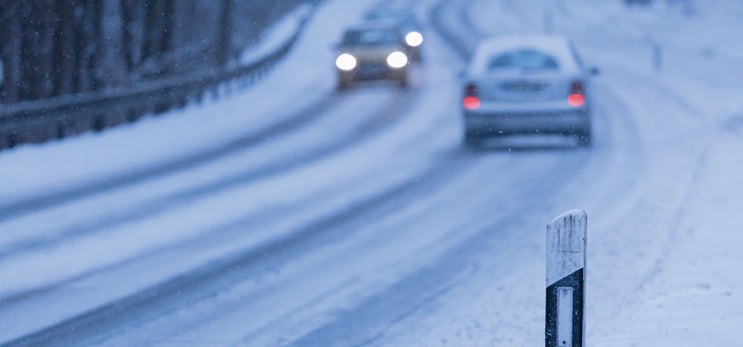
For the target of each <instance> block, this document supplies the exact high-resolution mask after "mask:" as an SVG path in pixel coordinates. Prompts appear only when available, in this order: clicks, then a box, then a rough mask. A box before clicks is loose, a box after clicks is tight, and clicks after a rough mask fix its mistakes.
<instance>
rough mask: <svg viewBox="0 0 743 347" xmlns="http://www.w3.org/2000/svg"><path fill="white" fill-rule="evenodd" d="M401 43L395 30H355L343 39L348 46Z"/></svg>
mask: <svg viewBox="0 0 743 347" xmlns="http://www.w3.org/2000/svg"><path fill="white" fill-rule="evenodd" d="M398 42H400V38H399V37H398V35H397V33H396V32H395V31H393V30H384V29H378V30H353V31H349V32H347V33H346V35H344V37H343V43H344V44H347V45H384V44H395V43H398Z"/></svg>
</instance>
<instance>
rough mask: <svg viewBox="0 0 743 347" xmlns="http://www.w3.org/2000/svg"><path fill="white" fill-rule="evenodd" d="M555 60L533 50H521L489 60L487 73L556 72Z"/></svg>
mask: <svg viewBox="0 0 743 347" xmlns="http://www.w3.org/2000/svg"><path fill="white" fill-rule="evenodd" d="M559 67H560V66H559V64H558V63H557V59H555V58H554V57H552V56H551V55H549V54H547V53H544V52H539V51H535V50H529V49H523V50H518V51H513V52H508V53H503V54H500V55H498V56H496V57H495V58H492V59H491V60H490V63H489V64H488V70H489V71H497V70H510V69H517V70H557V69H559Z"/></svg>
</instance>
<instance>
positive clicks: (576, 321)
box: [545, 269, 585, 347]
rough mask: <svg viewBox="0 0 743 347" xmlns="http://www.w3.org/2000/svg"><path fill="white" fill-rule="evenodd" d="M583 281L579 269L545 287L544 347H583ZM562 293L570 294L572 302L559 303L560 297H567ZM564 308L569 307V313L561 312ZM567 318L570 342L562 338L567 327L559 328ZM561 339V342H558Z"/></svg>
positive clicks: (582, 275)
mask: <svg viewBox="0 0 743 347" xmlns="http://www.w3.org/2000/svg"><path fill="white" fill-rule="evenodd" d="M584 280H585V277H584V274H583V269H580V270H578V271H575V272H573V273H572V274H570V275H568V276H566V277H564V278H562V279H561V280H559V281H557V282H555V283H554V284H552V285H550V286H549V287H547V312H546V324H545V327H546V331H545V346H546V347H565V346H567V347H583V312H584V311H583V301H584V295H585V293H584V286H583V283H584ZM563 293H570V294H571V296H572V302H560V298H561V297H562V298H566V297H568V296H567V295H564V294H563ZM563 300H564V299H563ZM566 307H569V308H570V310H571V312H569V313H568V312H561V309H562V310H564V309H565V308H566ZM567 317H569V320H570V323H569V324H570V330H569V332H570V333H569V335H570V336H572V338H571V341H566V340H565V339H564V338H563V336H562V335H565V332H566V331H568V330H566V328H567V327H561V326H560V324H561V323H562V324H564V320H565V319H567ZM561 318H562V319H561ZM561 328H562V329H561ZM561 332H562V333H561ZM561 339H562V340H563V341H560V340H561Z"/></svg>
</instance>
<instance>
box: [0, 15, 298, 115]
mask: <svg viewBox="0 0 743 347" xmlns="http://www.w3.org/2000/svg"><path fill="white" fill-rule="evenodd" d="M310 1H313V0H0V59H1V60H2V63H3V67H4V69H3V70H4V72H3V73H4V77H5V79H4V83H3V86H2V90H1V91H0V96H1V98H2V101H3V102H4V103H13V102H17V101H24V100H36V99H42V98H48V97H54V96H60V95H67V94H74V93H80V92H86V91H93V90H99V89H104V88H119V87H123V88H126V87H128V86H131V85H134V84H136V83H137V82H139V81H143V80H151V79H156V78H161V77H166V76H171V75H174V74H183V73H189V72H193V71H197V70H199V69H204V68H210V67H214V66H224V65H225V64H227V63H228V62H230V61H231V60H232V59H234V58H235V57H236V56H237V54H238V52H240V51H241V50H243V49H245V48H247V47H248V46H250V45H251V44H254V43H255V42H256V41H257V40H258V38H259V37H260V35H261V33H262V32H263V30H264V29H266V28H267V27H268V26H270V25H271V24H272V23H274V22H275V21H276V20H277V19H278V18H280V17H281V15H283V14H285V13H286V12H288V11H290V10H291V9H293V8H294V7H296V6H297V5H299V4H301V3H304V2H310Z"/></svg>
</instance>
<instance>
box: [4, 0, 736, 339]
mask: <svg viewBox="0 0 743 347" xmlns="http://www.w3.org/2000/svg"><path fill="white" fill-rule="evenodd" d="M587 1H589V0H580V1H578V2H576V3H569V4H568V3H564V2H560V3H557V4H555V3H554V2H551V1H546V0H524V1H522V0H519V1H513V0H511V1H506V0H503V1H485V0H477V1H464V0H462V1H446V2H444V3H443V4H444V5H443V7H437V6H438V5H439V1H434V0H426V1H419V2H415V4H417V5H416V10H417V11H418V12H419V14H420V15H421V17H422V18H427V22H433V21H437V23H440V24H441V25H442V26H443V27H445V29H446V31H445V32H439V31H436V30H434V28H433V27H431V26H429V29H428V32H427V40H426V47H425V61H424V63H423V64H422V65H421V66H419V67H417V68H416V71H415V80H414V82H413V87H412V88H411V89H410V90H407V91H401V90H398V89H396V88H395V87H389V86H376V85H375V86H369V87H365V88H359V89H354V90H352V91H350V92H348V93H343V94H342V95H338V94H336V93H335V92H334V91H333V88H334V85H333V82H334V75H333V74H332V72H333V71H332V70H331V65H330V63H329V62H332V54H333V52H330V50H328V49H327V47H330V45H331V44H332V42H334V40H336V39H337V38H338V37H339V35H340V32H341V31H342V29H343V28H344V27H345V26H346V25H348V24H351V23H354V22H356V21H357V20H358V19H357V18H358V16H359V15H360V14H362V13H363V11H364V9H365V6H366V5H370V4H373V3H374V1H371V0H363V1H354V2H349V1H342V0H335V1H326V2H325V3H324V4H323V5H322V6H321V7H320V8H319V9H318V10H317V12H316V14H315V15H314V17H313V19H312V20H311V22H310V23H309V24H308V27H307V31H306V33H305V34H304V35H303V37H302V39H301V41H300V43H299V44H298V46H297V47H296V48H295V50H294V51H293V53H292V54H291V56H290V57H288V58H287V60H286V61H284V62H282V63H281V64H280V66H278V67H277V70H276V71H274V72H273V73H272V74H271V76H269V77H268V78H267V79H266V80H265V81H264V82H262V83H260V84H259V85H257V86H256V87H255V88H253V89H251V90H249V91H246V92H245V93H242V94H240V95H235V96H233V97H232V98H230V99H228V100H226V101H223V102H218V103H214V104H209V105H204V106H201V107H194V108H193V109H189V110H186V111H181V112H182V113H183V114H179V113H174V114H170V115H168V116H165V117H162V118H155V119H149V120H144V121H142V122H139V123H137V124H134V125H132V126H128V127H123V128H119V129H114V130H112V131H110V132H107V133H104V134H98V135H89V136H83V137H80V138H76V139H70V140H65V141H62V142H59V143H51V144H47V145H42V146H29V147H27V148H21V149H18V150H14V151H8V152H5V153H1V154H0V164H2V166H3V167H9V168H10V167H12V168H11V169H9V170H8V171H7V172H4V173H3V175H4V176H3V177H2V179H3V182H6V183H7V184H5V185H4V186H3V187H0V189H1V190H2V199H1V201H0V230H2V232H0V322H2V324H0V343H10V344H11V345H60V346H70V345H96V346H99V345H131V346H136V345H162V346H169V345H173V346H180V345H197V346H202V345H247V346H283V345H295V346H357V345H380V346H438V345H452V346H463V345H467V346H470V345H514V346H519V345H523V346H526V345H540V344H541V343H542V342H543V336H542V330H543V324H544V323H543V322H544V312H543V311H544V298H543V295H544V278H545V276H544V249H545V245H544V225H545V223H546V222H547V221H549V220H550V219H551V218H552V217H554V216H555V215H557V214H559V213H561V212H563V211H565V210H568V209H572V208H583V209H585V210H586V211H587V212H588V214H589V216H590V231H589V267H588V271H589V281H590V282H589V289H588V299H587V302H588V316H589V319H588V341H589V345H601V346H628V345H632V344H633V343H634V344H636V345H639V346H663V344H661V343H658V341H661V339H665V340H668V335H669V333H668V332H669V331H670V332H671V333H672V334H673V336H674V338H673V339H671V341H675V343H672V344H669V345H673V346H676V345H689V346H696V345H710V346H711V345H714V346H734V345H735V342H734V341H736V338H737V339H740V338H741V337H743V336H741V333H739V332H735V331H730V333H729V334H727V335H726V334H724V333H720V332H718V331H715V330H713V327H714V326H719V324H718V325H712V324H710V325H709V326H701V327H699V326H694V327H689V326H685V325H684V321H683V320H682V319H677V320H673V319H671V320H666V322H667V325H663V324H662V322H658V321H655V320H656V319H657V317H664V316H665V315H667V316H669V317H673V316H683V314H688V315H693V314H692V313H689V312H688V311H682V312H681V311H680V312H676V311H669V310H668V309H667V308H658V307H656V303H658V302H661V305H664V304H665V305H669V306H670V305H673V302H674V301H673V300H685V299H689V296H691V297H692V299H693V300H692V301H694V300H696V301H694V302H695V305H697V306H696V308H695V310H696V311H695V312H696V313H701V314H702V315H703V316H707V315H716V316H717V317H716V318H717V319H721V320H722V322H727V324H728V325H727V326H729V327H730V329H732V328H733V327H735V324H736V323H740V322H741V321H740V318H739V317H737V316H736V312H735V310H733V309H728V310H723V309H722V308H724V307H738V308H741V307H743V306H741V304H742V303H743V301H741V299H738V296H740V295H741V292H740V291H738V290H739V289H740V288H742V287H743V283H741V279H740V278H743V276H741V274H743V272H741V271H740V270H739V269H738V268H739V267H736V266H735V265H729V264H735V263H736V262H738V263H740V260H741V258H740V257H739V256H736V255H735V254H736V252H735V250H736V248H735V247H733V246H732V245H740V241H743V238H741V237H740V236H738V237H737V238H732V239H731V238H728V236H727V235H726V234H725V233H726V232H728V231H729V230H731V229H734V228H736V227H740V226H741V225H740V224H741V223H742V222H731V221H726V222H725V223H723V222H719V224H710V223H709V222H703V221H705V220H706V219H707V217H708V216H709V215H710V214H709V213H708V211H711V210H715V212H717V213H715V214H714V215H715V216H717V217H718V220H725V217H724V213H723V212H722V211H721V210H725V209H728V211H733V213H734V211H735V209H736V208H739V207H740V206H741V205H743V204H741V203H739V202H738V203H733V202H731V201H735V197H736V194H737V196H740V193H741V192H740V190H741V188H740V187H741V186H742V185H740V183H741V182H739V181H740V179H738V177H743V175H737V173H740V171H741V170H740V168H738V167H737V166H736V165H728V163H729V162H730V161H731V160H732V159H731V158H734V157H735V155H736V153H739V148H741V147H740V146H741V143H743V139H741V135H740V131H738V132H736V131H735V129H736V128H735V126H734V124H735V120H736V119H739V118H735V117H730V118H726V117H722V118H720V117H718V116H717V115H718V114H721V113H723V112H726V111H724V110H722V109H720V110H718V109H713V108H708V107H707V104H706V103H705V101H707V100H709V98H708V97H709V95H714V96H715V97H716V98H718V99H715V100H725V98H726V97H729V96H728V95H724V94H721V93H713V92H710V91H707V92H706V93H707V94H702V95H700V90H701V91H704V90H705V88H706V87H709V86H708V85H704V87H705V88H703V87H701V86H700V83H702V82H700V79H701V78H702V77H704V78H707V77H709V76H710V75H719V76H722V75H724V73H722V72H720V71H718V70H717V69H720V68H719V64H718V65H715V64H704V65H705V66H706V69H708V70H709V71H707V72H706V73H702V72H701V71H700V72H699V73H698V75H697V74H688V73H686V67H688V66H689V64H699V63H700V62H705V59H719V60H720V62H728V61H729V60H730V59H737V57H730V56H729V55H726V54H725V52H724V51H720V54H719V56H717V57H716V58H715V57H713V58H710V57H708V56H704V55H699V56H690V55H685V54H677V55H671V56H669V57H668V60H667V66H666V67H665V69H667V70H666V71H664V72H663V74H659V73H657V72H654V71H653V70H652V64H651V63H650V61H651V60H650V58H649V55H648V47H647V41H646V40H647V38H646V37H644V36H643V35H642V34H637V32H635V31H633V30H631V29H632V28H636V27H637V26H640V25H652V23H653V22H652V21H649V20H648V21H644V19H645V18H643V17H642V14H636V13H633V12H631V11H627V10H625V9H622V8H618V5H608V4H607V5H603V7H602V6H598V8H597V9H594V10H592V12H590V11H589V12H587V11H586V10H585V9H584V7H581V4H583V3H585V2H587ZM558 5H560V6H558ZM583 5H585V4H583ZM613 6H617V7H613ZM535 9H540V10H538V11H535ZM338 13H344V15H343V16H338V15H337V14H338ZM431 13H434V14H436V15H437V16H438V17H436V18H431V17H430V16H429V15H430V14H431ZM545 18H550V20H549V25H550V26H553V28H552V30H555V31H558V32H563V33H566V34H567V35H569V36H571V37H572V38H573V39H574V40H575V41H576V44H577V46H578V49H579V50H580V51H581V52H582V53H583V54H584V56H585V57H586V58H587V60H588V61H589V63H590V64H595V65H597V66H599V67H601V70H602V74H601V76H600V77H598V78H597V79H596V80H595V81H594V83H593V86H594V88H595V90H594V91H593V94H594V95H595V98H596V105H595V108H596V109H595V118H594V123H593V126H594V134H595V136H594V139H595V144H594V146H593V147H592V148H590V149H584V148H575V147H574V146H573V145H574V144H573V143H572V142H571V141H566V140H565V139H560V138H516V139H509V140H501V142H498V143H494V146H493V147H492V148H488V149H485V150H481V151H471V150H466V149H464V148H462V146H461V145H460V144H459V141H460V136H461V131H462V130H461V124H460V118H459V117H460V116H459V109H458V102H459V95H460V90H459V89H460V87H459V83H460V82H459V81H458V79H457V72H458V71H459V70H460V69H461V68H462V67H463V66H464V64H465V61H464V59H463V57H462V55H463V54H462V53H466V51H468V50H469V49H471V47H472V46H473V45H474V44H475V43H476V42H477V39H478V38H480V37H483V36H486V35H491V34H503V33H514V32H515V33H522V32H540V31H541V30H542V29H543V26H544V25H545V23H546V22H547V20H545ZM627 18H629V19H632V20H636V21H637V23H633V24H634V25H635V26H633V25H631V24H627V23H626V22H623V21H625V20H627ZM602 20H603V21H611V20H614V21H616V24H617V25H615V26H608V27H607V26H602V25H600V23H602V22H601V21H602ZM587 28H589V29H591V30H586V29H587ZM657 35H663V32H662V31H658V32H657ZM445 37H446V38H445ZM669 42H670V41H669ZM685 44H687V45H688V46H678V45H675V46H674V45H671V44H669V46H668V47H666V49H667V51H668V52H689V51H690V50H694V49H697V48H699V47H695V46H693V42H692V43H685ZM703 48H705V49H709V47H703ZM671 54H672V53H671ZM694 59H696V60H694ZM318 67H320V68H318ZM716 67H717V69H716ZM735 74H743V71H737V72H733V73H731V76H728V77H727V78H735V77H740V76H736V75H735ZM679 76H681V77H679ZM700 76H701V77H700ZM682 77H683V78H682ZM287 81H291V83H287ZM705 81H706V80H705ZM721 83H723V84H724V82H721ZM720 104H721V103H720ZM742 109H743V108H742ZM205 119H211V120H210V121H205ZM210 122H211V123H212V124H211V126H209V125H210V124H209V123H210ZM730 122H732V123H730ZM728 123H730V124H733V125H729V126H728V125H726V126H724V127H722V126H721V125H720V124H728ZM741 124H743V123H741ZM731 128H732V129H733V130H732V132H731V130H730V129H731ZM737 129H740V127H738V128H737ZM163 134H167V135H166V136H165V137H163ZM171 137H172V139H171ZM133 139H136V143H132V142H135V141H132V140H133ZM129 143H132V144H131V145H129ZM122 144H127V145H126V146H122ZM62 162H64V163H67V164H68V165H66V166H64V165H63V166H64V167H65V168H66V169H63V170H61V171H60V170H57V171H56V172H55V168H56V167H57V166H59V165H60V163H62ZM738 166H739V165H738ZM29 167H34V168H36V170H35V171H38V172H34V174H29V173H28V171H29ZM723 183H724V184H723ZM721 187H722V188H721ZM725 187H727V188H728V189H726V188H725ZM710 205H712V207H710ZM736 223H737V224H736ZM704 228H710V230H706V231H707V232H708V234H709V235H712V236H710V237H701V236H699V235H697V234H696V232H704V231H705V230H704ZM695 230H696V232H695ZM690 240H695V241H696V242H692V241H690ZM724 240H729V242H727V243H726V242H725V241H724ZM706 247H717V248H718V249H721V251H720V252H715V251H713V250H712V249H707V248H706ZM686 254H693V255H694V257H695V259H698V263H697V262H692V263H693V264H686V262H689V259H688V257H686V256H685V255H686ZM716 254H722V257H723V258H721V259H722V260H719V262H718V260H716V259H717V258H716V257H715V255H716ZM705 261H706V262H707V263H705ZM721 264H727V265H721ZM709 265H714V266H715V269H716V270H715V271H714V272H712V273H708V272H704V271H701V270H689V271H690V272H685V271H684V269H686V267H691V268H693V269H696V268H697V267H703V266H709ZM690 274H693V275H690ZM736 275H737V277H736ZM687 276H688V277H691V276H695V277H694V278H692V279H689V278H686V277H687ZM721 281H722V282H721ZM674 288H675V289H674ZM674 290H675V291H674ZM706 302H712V303H714V304H713V305H711V307H712V308H708V309H705V308H704V307H705V305H704V303H706ZM661 307H663V306H661ZM707 310H716V311H714V312H709V311H707ZM641 312H645V313H646V314H647V315H648V316H649V317H648V318H646V319H645V321H647V322H653V324H650V323H648V324H646V325H642V323H638V318H637V316H638V315H640V313H641ZM738 312H739V311H738ZM639 321H640V322H642V321H643V319H639ZM633 322H634V325H633V324H630V323H633ZM724 324H725V323H722V325H723V326H725V325H724ZM617 326H620V327H621V328H617ZM736 334H737V335H736ZM665 340H663V341H665ZM687 342H689V343H688V344H687Z"/></svg>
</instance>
